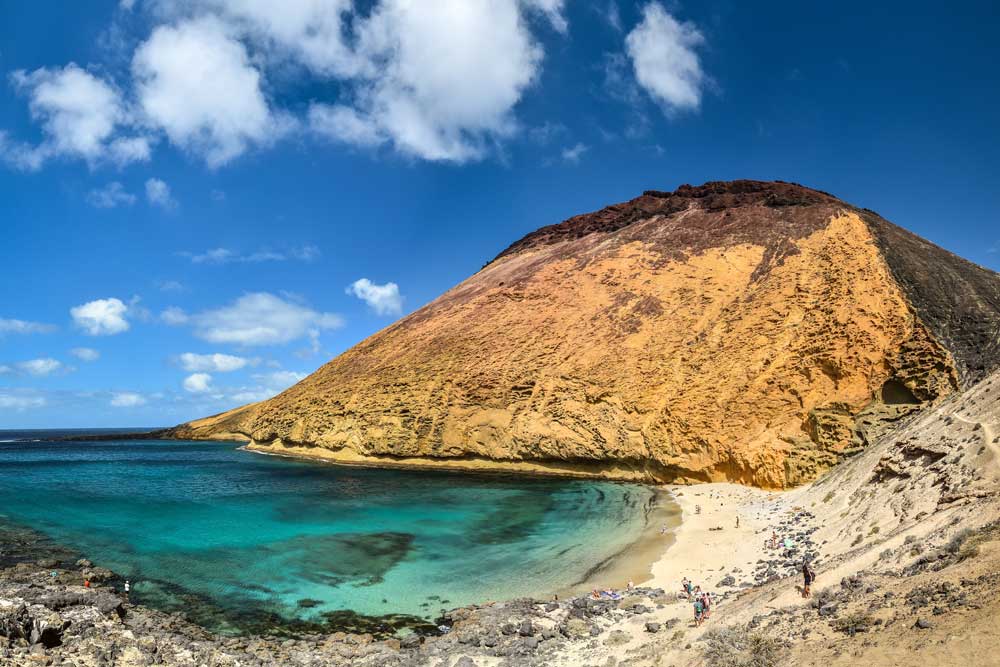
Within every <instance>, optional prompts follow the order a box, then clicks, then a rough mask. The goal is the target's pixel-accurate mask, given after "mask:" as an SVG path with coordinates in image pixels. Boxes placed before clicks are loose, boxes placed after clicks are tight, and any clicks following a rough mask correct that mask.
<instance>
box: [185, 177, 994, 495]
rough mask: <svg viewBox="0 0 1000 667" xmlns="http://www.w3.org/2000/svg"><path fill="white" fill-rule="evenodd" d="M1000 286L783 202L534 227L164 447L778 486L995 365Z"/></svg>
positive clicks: (701, 204)
mask: <svg viewBox="0 0 1000 667" xmlns="http://www.w3.org/2000/svg"><path fill="white" fill-rule="evenodd" d="M998 332H1000V277H998V276H997V274H995V273H993V272H991V271H988V270H986V269H983V268H981V267H978V266H976V265H973V264H971V263H969V262H966V261H965V260H962V259H961V258H959V257H956V256H954V255H952V254H951V253H948V252H946V251H944V250H942V249H941V248H938V247H936V246H934V245H932V244H930V243H928V242H927V241H924V240H923V239H920V238H918V237H916V236H914V235H912V234H910V233H909V232H906V231H905V230H902V229H900V228H898V227H896V226H894V225H892V224H890V223H888V222H886V221H885V220H883V219H882V218H880V217H879V216H878V215H877V214H875V213H873V212H871V211H867V210H863V209H857V208H855V207H853V206H851V205H850V204H847V203H845V202H843V201H840V200H838V199H836V198H835V197H833V196H831V195H828V194H826V193H823V192H818V191H816V190H811V189H809V188H805V187H802V186H798V185H793V184H789V183H780V182H776V183H764V182H758V181H734V182H729V183H708V184H706V185H703V186H700V187H691V186H684V187H681V188H679V189H677V190H676V191H674V192H659V191H649V192H646V193H645V194H643V195H642V196H641V197H638V198H636V199H633V200H631V201H629V202H625V203H622V204H616V205H614V206H609V207H607V208H604V209H602V210H600V211H597V212H595V213H590V214H586V215H580V216H576V217H574V218H570V219H569V220H566V221H565V222H563V223H560V224H558V225H553V226H550V227H544V228H542V229H540V230H538V231H536V232H533V233H531V234H529V235H528V236H526V237H525V238H523V239H521V240H520V241H518V242H516V243H514V244H513V245H512V246H510V247H509V248H508V249H506V250H505V251H503V252H502V253H501V254H500V255H499V256H498V257H497V258H496V259H495V260H493V261H492V262H490V263H489V264H487V265H486V266H485V267H484V268H483V269H482V270H481V271H479V272H478V273H476V274H475V275H473V276H471V277H470V278H468V279H467V280H465V281H464V282H462V283H461V284H459V285H458V286H456V287H454V288H453V289H451V290H449V291H448V292H446V293H444V294H443V295H441V296H440V297H439V298H437V299H436V300H434V301H433V302H431V303H430V304H428V305H426V306H424V307H423V308H420V309H419V310H417V311H416V312H414V313H412V314H411V315H409V316H407V317H405V318H403V319H402V320H400V321H398V322H396V323H395V324H393V325H392V326H390V327H388V328H386V329H384V330H383V331H380V332H379V333H377V334H375V335H374V336H372V337H371V338H368V339H367V340H365V341H362V342H361V343H359V344H358V345H356V346H355V347H353V348H352V349H350V350H348V351H347V352H345V353H344V354H342V355H340V356H339V357H337V358H336V359H334V360H332V361H331V362H329V363H328V364H326V365H325V366H323V367H321V368H320V369H319V370H317V371H316V372H315V373H313V374H312V375H310V376H309V377H307V378H306V379H304V380H303V381H302V382H300V383H298V384H297V385H295V386H293V387H291V388H290V389H288V390H286V391H285V392H283V393H282V394H280V395H278V396H276V397H274V398H272V399H270V400H267V401H264V402H262V403H258V404H254V405H250V406H246V407H243V408H239V409H237V410H233V411H231V412H228V413H225V414H222V415H216V416H215V417H210V418H207V419H203V420H198V421H194V422H191V423H189V424H185V425H182V426H180V427H178V428H176V429H173V430H172V431H171V432H170V435H171V436H172V437H179V438H220V437H225V438H238V439H245V440H249V441H251V447H253V448H257V449H261V450H265V451H272V452H276V453H283V454H289V455H294V456H313V457H317V458H325V459H328V460H333V461H339V462H343V463H359V464H367V465H412V466H418V465H433V466H441V467H453V468H462V467H464V468H503V469H512V470H522V471H526V472H538V473H554V474H560V473H561V474H594V475H600V476H605V477H612V478H619V479H642V480H656V481H662V482H694V481H735V482H740V483H744V484H751V485H755V486H761V487H770V488H775V487H786V486H791V485H796V484H800V483H802V482H806V481H809V480H811V479H813V478H815V477H816V476H817V475H818V474H819V473H820V472H822V471H823V470H825V469H827V468H829V467H830V466H832V465H834V464H835V463H836V462H837V461H839V460H841V459H842V458H843V456H845V455H846V454H850V453H852V452H855V451H858V450H859V449H861V448H863V447H865V446H866V445H868V444H869V443H870V442H872V441H873V440H874V439H875V438H877V437H878V435H879V434H881V433H883V432H885V431H886V430H887V429H888V428H890V427H891V426H892V424H893V423H894V422H895V421H897V420H899V419H901V418H903V417H905V416H906V415H907V414H909V413H911V412H913V410H915V409H917V408H918V407H919V406H921V405H924V404H926V403H927V402H928V401H931V400H933V399H936V398H939V397H941V396H944V395H946V394H949V393H951V392H953V391H955V390H956V389H958V388H963V387H966V386H968V385H969V384H970V383H972V382H974V381H976V380H977V379H979V378H981V377H983V376H984V375H985V374H986V373H987V372H988V371H990V370H992V369H993V368H996V366H997V364H998V363H1000V348H998V346H1000V342H998V341H1000V337H998Z"/></svg>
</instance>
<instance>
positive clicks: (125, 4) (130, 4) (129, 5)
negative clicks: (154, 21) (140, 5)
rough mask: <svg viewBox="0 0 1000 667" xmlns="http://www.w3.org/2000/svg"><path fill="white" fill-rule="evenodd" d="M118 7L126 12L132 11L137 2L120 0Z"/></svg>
mask: <svg viewBox="0 0 1000 667" xmlns="http://www.w3.org/2000/svg"><path fill="white" fill-rule="evenodd" d="M118 6H119V7H121V8H122V9H123V10H124V11H126V12H128V11H132V8H133V7H135V0H119V2H118Z"/></svg>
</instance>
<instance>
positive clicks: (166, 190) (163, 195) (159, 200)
mask: <svg viewBox="0 0 1000 667" xmlns="http://www.w3.org/2000/svg"><path fill="white" fill-rule="evenodd" d="M146 199H147V200H148V201H149V203H150V204H153V205H155V206H162V207H163V208H165V209H171V208H174V207H176V206H177V201H176V200H175V199H174V198H173V197H172V196H171V194H170V186H169V185H167V184H166V183H165V182H164V181H161V180H160V179H158V178H150V179H149V180H147V181H146Z"/></svg>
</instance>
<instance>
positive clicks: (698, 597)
mask: <svg viewBox="0 0 1000 667" xmlns="http://www.w3.org/2000/svg"><path fill="white" fill-rule="evenodd" d="M681 595H683V596H684V597H686V598H687V601H688V602H690V603H691V604H692V605H693V606H694V625H695V627H699V626H700V625H701V624H702V623H704V622H705V621H707V620H708V618H709V617H710V616H711V615H712V594H711V593H709V592H708V591H703V590H701V586H695V585H694V584H693V583H692V582H691V581H690V580H689V579H688V578H687V577H684V579H682V580H681Z"/></svg>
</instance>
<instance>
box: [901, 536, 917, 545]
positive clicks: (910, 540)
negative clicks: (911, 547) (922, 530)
mask: <svg viewBox="0 0 1000 667" xmlns="http://www.w3.org/2000/svg"><path fill="white" fill-rule="evenodd" d="M916 541H917V536H916V535H907V536H906V539H905V540H903V544H913V543H914V542H916Z"/></svg>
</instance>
